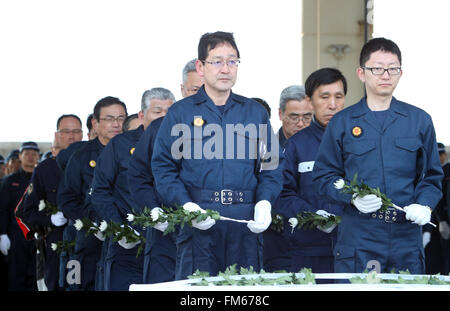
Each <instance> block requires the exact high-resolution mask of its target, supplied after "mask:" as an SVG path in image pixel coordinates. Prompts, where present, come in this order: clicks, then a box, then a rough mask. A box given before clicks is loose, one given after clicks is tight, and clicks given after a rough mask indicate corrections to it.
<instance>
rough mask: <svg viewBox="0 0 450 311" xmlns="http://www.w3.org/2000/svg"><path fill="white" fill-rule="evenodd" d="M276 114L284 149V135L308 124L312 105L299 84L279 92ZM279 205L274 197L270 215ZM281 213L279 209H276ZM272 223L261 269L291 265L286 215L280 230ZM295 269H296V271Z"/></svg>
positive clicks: (286, 137) (279, 202) (289, 135)
mask: <svg viewBox="0 0 450 311" xmlns="http://www.w3.org/2000/svg"><path fill="white" fill-rule="evenodd" d="M278 112H279V116H280V119H281V121H282V126H281V128H280V129H279V131H278V134H277V135H278V140H279V143H280V146H281V148H282V150H283V152H284V150H285V147H286V143H287V141H288V138H290V137H292V135H294V134H295V133H297V132H299V131H301V130H302V129H304V128H306V127H308V126H309V124H310V123H311V119H312V106H311V103H310V102H308V101H307V100H306V95H305V88H304V87H303V86H301V85H291V86H288V87H287V88H285V89H283V91H282V92H281V94H280V106H279V111H278ZM279 209H282V207H281V200H280V198H277V200H276V202H275V204H274V208H273V212H272V215H273V214H275V211H276V210H279ZM277 214H278V215H281V214H280V213H277ZM274 229H276V228H273V227H272V226H271V227H269V229H268V230H266V231H264V233H263V236H264V270H265V271H267V272H273V271H277V270H281V271H282V270H284V271H288V270H289V269H290V265H291V254H290V247H289V240H288V239H286V234H287V233H290V232H291V228H290V227H289V225H288V221H287V219H285V218H283V231H282V232H277V231H276V230H274ZM296 272H297V271H296Z"/></svg>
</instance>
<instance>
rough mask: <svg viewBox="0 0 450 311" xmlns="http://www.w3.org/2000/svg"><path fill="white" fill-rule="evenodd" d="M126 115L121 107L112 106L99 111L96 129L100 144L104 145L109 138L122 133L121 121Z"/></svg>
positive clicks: (117, 105)
mask: <svg viewBox="0 0 450 311" xmlns="http://www.w3.org/2000/svg"><path fill="white" fill-rule="evenodd" d="M125 118H126V114H125V109H124V108H123V106H122V105H119V104H114V105H111V106H107V107H103V108H101V109H100V119H99V120H97V124H96V127H97V128H96V129H95V131H96V132H97V135H98V138H99V140H100V142H101V143H102V144H104V145H106V144H107V143H108V142H109V140H110V139H111V138H113V137H114V136H116V135H117V134H120V133H122V125H123V121H125Z"/></svg>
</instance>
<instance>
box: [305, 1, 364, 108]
mask: <svg viewBox="0 0 450 311" xmlns="http://www.w3.org/2000/svg"><path fill="white" fill-rule="evenodd" d="M364 6H365V1H364V0H303V20H302V23H303V25H302V27H303V28H302V29H303V33H302V38H303V40H302V43H303V48H302V50H303V54H302V58H303V81H305V80H306V78H307V77H308V76H309V74H310V73H311V72H313V71H315V70H317V69H319V68H323V67H333V68H337V69H339V70H340V71H341V72H342V73H343V74H344V76H345V78H346V79H347V83H348V91H347V98H346V106H349V105H352V104H354V103H356V102H357V101H358V100H359V99H360V98H361V97H362V96H363V95H364V88H363V84H362V82H361V81H360V80H359V79H358V77H357V76H356V69H357V68H358V66H359V64H358V63H359V53H360V51H361V48H362V46H363V45H364ZM371 28H372V27H370V28H369V31H371ZM369 38H370V36H369ZM331 45H348V47H349V49H350V50H349V51H348V52H347V53H346V54H344V55H343V56H342V57H338V58H337V57H336V56H335V55H333V54H331V53H330V51H329V48H330V46H331Z"/></svg>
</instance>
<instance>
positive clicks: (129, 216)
mask: <svg viewBox="0 0 450 311" xmlns="http://www.w3.org/2000/svg"><path fill="white" fill-rule="evenodd" d="M127 220H128V221H129V222H132V221H134V215H133V214H127Z"/></svg>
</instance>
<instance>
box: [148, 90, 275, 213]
mask: <svg viewBox="0 0 450 311" xmlns="http://www.w3.org/2000/svg"><path fill="white" fill-rule="evenodd" d="M236 125H241V126H242V127H244V128H245V129H249V130H248V131H246V132H244V133H242V132H243V131H240V132H241V133H239V131H236V132H234V133H229V134H228V135H227V131H229V129H230V126H236ZM264 126H265V127H266V128H265V129H264V132H265V133H266V134H267V138H268V139H267V142H266V143H267V144H266V149H267V151H269V152H270V151H272V152H273V151H274V150H272V142H271V141H270V140H271V139H270V138H271V135H270V133H272V132H273V131H272V128H271V125H270V121H269V116H268V114H267V111H266V110H265V109H264V107H263V106H261V104H259V103H258V102H256V101H253V100H251V99H248V98H246V97H243V96H240V95H237V94H234V93H232V92H231V93H230V96H229V98H228V99H227V102H226V105H225V107H224V112H223V113H221V112H220V111H219V108H218V107H217V106H216V105H215V104H214V103H213V101H212V100H211V99H210V98H209V97H208V95H207V94H206V92H205V89H204V86H203V87H202V88H201V89H200V90H199V91H198V92H197V93H196V94H195V95H193V96H189V97H187V98H184V99H182V100H180V101H178V102H176V103H174V104H173V105H172V106H171V107H170V108H169V111H168V113H167V115H166V116H165V118H164V120H163V122H162V124H161V127H160V129H159V131H158V134H157V136H156V141H155V147H154V151H153V156H152V163H151V165H152V170H153V175H154V178H155V184H156V190H157V191H158V193H159V194H160V195H161V196H162V197H164V198H165V199H167V200H168V202H169V203H170V204H171V205H176V204H178V205H183V204H184V203H186V202H195V200H193V197H192V193H194V192H196V191H198V190H199V189H202V190H205V191H209V190H212V191H218V190H219V191H220V190H221V189H230V190H238V191H243V190H244V191H253V192H254V202H258V201H260V200H268V201H269V202H271V203H272V204H274V201H275V199H276V198H277V197H278V195H279V193H280V191H281V188H282V160H283V155H282V153H281V151H280V150H279V146H278V141H277V143H276V144H275V143H274V144H273V145H274V146H276V147H278V152H276V153H277V154H278V157H277V156H275V155H273V158H272V160H273V162H272V163H278V165H275V168H274V169H272V170H263V171H261V172H259V164H260V163H259V162H258V160H257V159H256V157H255V156H252V155H251V154H250V152H251V150H253V151H255V149H256V152H257V151H258V150H259V149H258V147H259V146H260V145H259V143H260V142H261V141H262V137H261V132H260V131H259V129H261V127H264ZM252 127H253V133H255V134H253V133H251V132H252ZM220 133H222V136H221V135H220ZM273 136H274V137H276V136H275V135H273ZM180 144H181V147H180ZM244 144H245V150H242V149H240V148H241V147H243V145H244ZM177 146H178V147H180V148H183V150H177ZM177 151H181V152H182V154H179V153H178V154H177ZM208 151H211V152H210V153H208ZM240 151H241V154H239V153H240ZM205 152H206V153H205ZM224 216H225V215H224Z"/></svg>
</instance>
